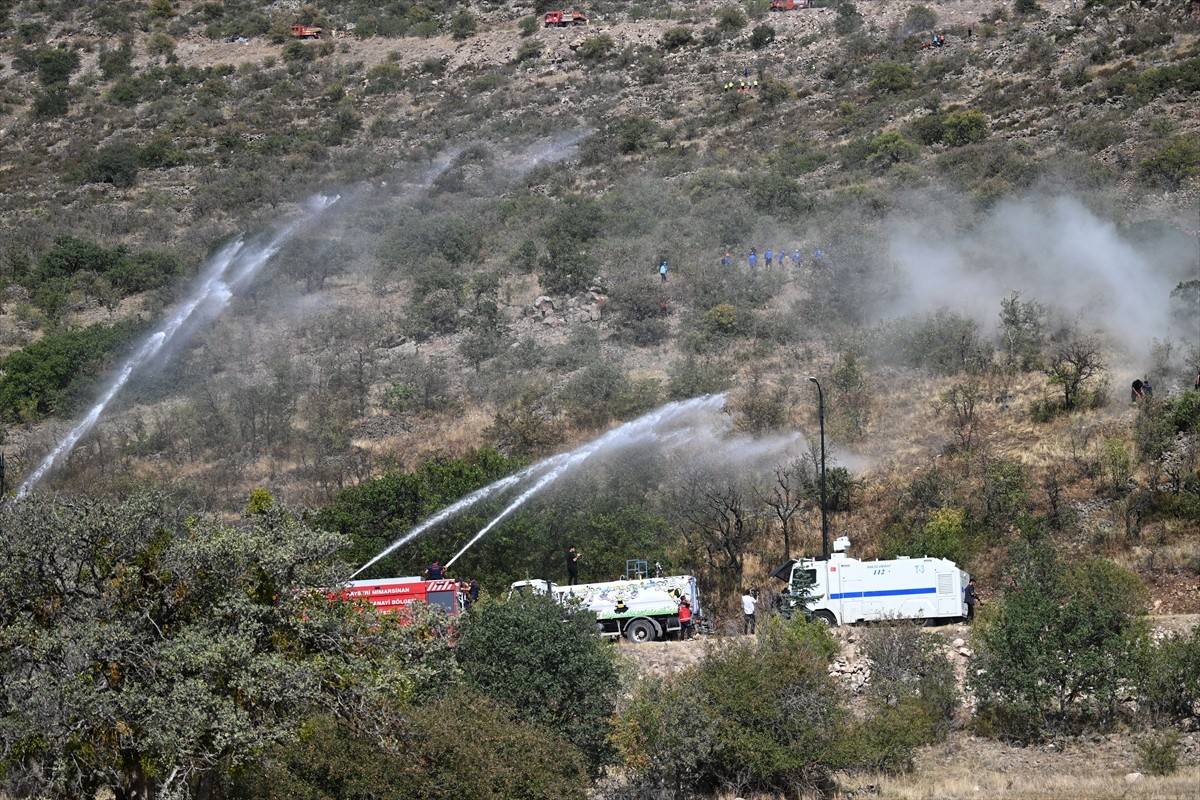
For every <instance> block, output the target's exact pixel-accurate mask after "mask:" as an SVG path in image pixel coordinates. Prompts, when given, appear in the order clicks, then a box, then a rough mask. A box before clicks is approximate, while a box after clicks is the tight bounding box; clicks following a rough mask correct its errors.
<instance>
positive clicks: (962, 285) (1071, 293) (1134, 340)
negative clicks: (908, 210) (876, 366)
mask: <svg viewBox="0 0 1200 800" xmlns="http://www.w3.org/2000/svg"><path fill="white" fill-rule="evenodd" d="M960 225H961V224H960V223H957V224H956V221H955V220H954V218H953V217H952V216H951V212H949V211H947V210H943V211H941V212H940V213H938V214H936V215H933V216H926V217H924V218H922V219H914V218H912V217H897V218H896V219H894V220H893V221H892V222H891V224H890V230H889V240H890V253H891V256H892V258H893V259H894V261H895V262H896V263H897V264H898V265H899V266H900V267H901V269H902V271H903V273H904V274H905V275H906V276H907V279H908V283H907V286H906V287H902V291H901V294H900V295H899V296H898V297H897V298H896V303H895V305H894V306H893V308H892V309H890V311H891V312H892V313H893V314H895V315H896V316H903V315H906V314H913V313H922V312H930V311H934V310H936V309H938V308H944V307H948V308H951V309H953V310H955V311H958V312H959V313H961V314H964V315H967V316H969V317H971V318H973V319H976V320H977V321H979V322H980V323H982V324H984V325H985V326H987V327H986V328H985V329H988V328H990V327H991V326H994V325H995V323H996V319H997V315H998V314H999V311H1000V301H1001V300H1002V299H1003V298H1005V297H1007V296H1009V295H1010V294H1012V293H1013V292H1019V293H1020V294H1021V296H1022V298H1023V299H1024V300H1027V301H1029V300H1034V301H1037V302H1039V303H1042V304H1044V305H1046V306H1047V307H1049V308H1051V309H1052V310H1055V311H1057V312H1058V313H1059V314H1060V315H1062V316H1063V317H1065V318H1067V319H1068V320H1069V321H1072V322H1075V323H1077V324H1078V325H1079V326H1080V327H1081V329H1083V331H1084V332H1085V333H1091V332H1103V333H1105V334H1107V337H1108V339H1109V344H1110V345H1111V346H1112V347H1113V348H1114V349H1115V350H1116V351H1117V352H1118V353H1119V354H1121V355H1124V356H1126V357H1127V358H1129V359H1131V360H1133V361H1135V362H1136V361H1137V360H1140V359H1144V358H1145V357H1146V356H1147V355H1148V354H1149V353H1150V352H1151V349H1152V347H1153V345H1154V340H1155V339H1156V338H1157V339H1174V338H1180V337H1182V338H1184V339H1185V340H1189V339H1190V340H1194V338H1195V336H1196V333H1197V332H1196V331H1187V330H1181V329H1178V328H1180V327H1182V326H1181V325H1180V323H1178V322H1174V321H1173V319H1172V300H1171V297H1170V295H1171V291H1172V289H1174V288H1175V286H1176V285H1178V283H1179V282H1180V281H1186V280H1191V279H1195V278H1197V277H1200V266H1198V265H1197V263H1196V246H1195V241H1194V240H1192V241H1190V242H1189V241H1188V239H1187V238H1186V237H1183V236H1178V235H1176V236H1168V235H1162V234H1160V235H1159V236H1157V237H1153V238H1148V239H1140V238H1139V239H1137V240H1135V239H1134V238H1132V237H1130V236H1129V235H1127V234H1124V233H1122V231H1121V230H1119V229H1118V227H1117V225H1116V224H1114V223H1113V222H1111V221H1107V220H1104V219H1101V218H1100V217H1099V216H1098V215H1097V214H1096V213H1094V212H1093V211H1092V210H1091V209H1089V208H1088V207H1086V206H1085V205H1084V204H1083V203H1081V202H1080V201H1079V200H1076V199H1074V198H1071V197H1065V196H1058V197H1049V198H1041V197H1038V198H1026V199H1022V200H1019V201H1010V202H1003V203H1000V204H999V205H998V206H997V207H996V208H995V210H994V211H993V212H992V213H991V214H989V215H988V216H987V217H985V218H984V219H983V220H982V221H980V222H979V223H978V224H976V225H974V226H972V227H970V228H969V229H967V230H961V228H960ZM1173 328H1174V329H1173Z"/></svg>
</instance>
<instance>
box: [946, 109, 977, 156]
mask: <svg viewBox="0 0 1200 800" xmlns="http://www.w3.org/2000/svg"><path fill="white" fill-rule="evenodd" d="M987 132H988V119H987V117H986V116H984V115H983V113H981V112H979V111H973V110H966V111H953V112H951V113H949V114H947V115H946V118H945V119H944V120H943V121H942V140H943V141H945V143H946V144H948V145H950V146H951V147H962V146H963V145H965V144H971V143H973V142H981V141H983V140H984V139H985V138H987Z"/></svg>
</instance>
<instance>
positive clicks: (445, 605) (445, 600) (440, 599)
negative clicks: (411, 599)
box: [425, 589, 454, 614]
mask: <svg viewBox="0 0 1200 800" xmlns="http://www.w3.org/2000/svg"><path fill="white" fill-rule="evenodd" d="M425 602H427V603H429V605H431V606H433V607H434V608H440V609H442V610H443V611H445V612H446V613H447V614H453V613H454V590H453V589H451V590H449V591H445V592H430V593H429V594H427V595H425Z"/></svg>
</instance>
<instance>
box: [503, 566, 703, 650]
mask: <svg viewBox="0 0 1200 800" xmlns="http://www.w3.org/2000/svg"><path fill="white" fill-rule="evenodd" d="M520 592H532V593H534V594H549V595H550V596H552V597H554V598H555V599H556V600H558V602H560V603H562V604H563V605H570V604H572V603H579V604H580V605H581V606H582V607H583V608H586V609H587V610H589V611H591V612H593V613H595V615H596V631H597V633H599V634H600V635H601V636H603V637H605V638H609V639H616V638H618V637H621V636H624V637H625V638H626V639H628V640H629V641H631V642H635V643H640V642H653V641H657V640H660V639H667V638H670V637H672V636H678V635H679V632H680V624H679V601H680V598H682V597H687V598H688V600H689V601H690V602H691V605H692V614H693V619H696V620H699V619H700V617H701V616H702V614H701V609H700V592H699V590H698V588H697V586H696V578H695V577H694V576H692V575H670V576H666V577H655V578H648V577H634V578H632V579H629V580H618V581H608V582H605V583H582V584H578V585H575V586H559V585H558V584H557V583H552V582H550V581H545V580H530V581H517V582H516V583H514V584H513V585H512V587H511V588H510V589H509V596H510V597H511V596H512V595H513V594H516V593H520Z"/></svg>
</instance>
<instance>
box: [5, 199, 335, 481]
mask: <svg viewBox="0 0 1200 800" xmlns="http://www.w3.org/2000/svg"><path fill="white" fill-rule="evenodd" d="M338 199H339V198H338V197H336V196H335V197H326V196H324V195H318V196H316V197H314V198H312V199H311V200H309V201H308V204H307V207H308V213H307V214H306V215H305V216H304V217H303V218H301V219H299V220H296V221H295V222H293V223H292V224H291V225H289V226H287V227H286V228H284V229H283V230H282V231H280V232H279V233H277V234H276V235H275V236H274V238H272V239H271V240H270V241H268V242H267V243H266V244H264V245H258V246H255V245H250V246H248V245H246V244H245V242H244V241H243V240H241V239H238V240H237V241H234V242H233V243H231V244H230V245H228V246H226V247H225V248H223V249H222V250H221V251H220V252H219V253H217V254H216V255H215V256H214V257H213V258H212V260H211V261H210V262H209V264H208V268H207V269H205V270H204V273H203V275H202V277H201V279H200V282H199V284H197V286H196V289H195V290H194V291H193V292H192V294H191V296H190V297H189V298H188V300H187V302H185V303H184V304H183V305H182V306H180V307H179V309H178V310H177V311H176V312H175V314H174V315H173V316H172V317H171V319H170V320H169V321H168V322H167V324H166V325H164V326H163V327H162V328H161V329H160V330H157V331H155V332H154V333H152V334H150V336H149V337H147V339H146V341H144V342H143V343H142V346H141V347H139V348H138V349H137V352H135V353H134V354H133V355H132V356H130V357H129V358H128V359H127V360H126V361H125V363H124V364H123V365H121V370H120V372H118V373H117V377H116V378H114V379H113V382H112V383H111V384H110V385H109V387H108V390H107V391H105V393H104V395H103V396H102V397H101V398H100V400H99V401H98V402H97V403H96V404H95V405H94V406H92V408H91V410H90V411H88V413H87V416H85V417H84V418H83V419H82V420H80V421H79V422H78V423H76V425H75V427H73V428H72V429H71V431H70V432H69V433H68V434H67V435H66V436H65V437H63V439H62V441H60V442H59V443H58V444H57V445H56V446H55V447H54V449H53V450H51V451H50V454H49V455H47V456H46V458H45V459H43V460H42V463H41V464H40V465H39V466H38V468H37V469H35V470H34V471H33V472H31V473H30V474H29V476H28V477H26V478H25V480H24V482H23V483H22V484H21V485H20V486H18V487H17V497H18V498H21V497H24V496H25V495H27V494H29V491H30V490H31V489H33V487H34V486H36V485H37V483H38V481H40V480H41V479H42V478H43V477H45V475H46V473H48V472H49V471H50V470H51V468H53V467H54V464H55V462H57V461H58V459H60V458H65V457H66V456H68V455H70V453H71V451H72V450H73V449H75V445H76V444H78V443H79V440H80V439H82V438H83V436H84V435H85V434H86V433H87V432H88V431H90V430H91V429H92V427H93V426H94V425H95V424H96V422H97V421H98V420H99V419H100V415H101V414H103V413H104V409H105V408H107V407H108V404H109V403H111V402H112V400H113V398H114V397H116V396H117V393H118V392H120V391H121V389H122V388H123V387H124V386H125V384H127V383H128V382H129V379H130V378H131V377H133V375H134V373H135V372H136V371H137V370H138V369H139V368H141V367H144V366H145V365H146V364H147V363H148V362H149V361H150V360H151V359H153V358H154V356H156V355H157V354H158V353H159V352H160V351H161V350H162V349H163V348H164V347H166V346H167V345H169V344H174V345H180V344H183V343H184V342H186V341H187V339H188V337H190V336H191V334H192V333H194V332H195V330H196V325H197V324H199V323H200V322H204V321H207V320H211V319H213V318H215V317H216V316H217V315H218V314H220V313H221V312H222V311H223V310H224V309H225V306H227V305H228V304H229V300H230V298H232V297H233V292H234V290H235V289H237V288H238V287H239V286H242V285H244V284H245V283H246V282H247V281H248V280H249V279H250V278H252V277H253V276H254V274H255V273H256V272H257V271H258V270H259V269H260V268H261V267H262V265H263V264H265V263H267V261H269V260H270V259H271V256H273V255H275V253H277V252H278V251H279V248H280V247H282V246H283V245H284V243H286V242H287V240H288V239H290V238H291V237H292V236H294V235H295V234H296V232H297V231H298V230H300V229H301V228H302V227H303V226H304V225H306V224H307V223H310V222H311V221H312V220H313V218H314V217H316V216H317V215H319V214H320V213H321V212H322V211H324V210H325V209H327V208H329V207H330V206H331V205H333V204H334V203H336V202H337V201H338ZM193 318H194V319H193ZM189 322H191V323H194V324H193V325H191V326H190V327H185V326H187V325H188V323H189Z"/></svg>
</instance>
